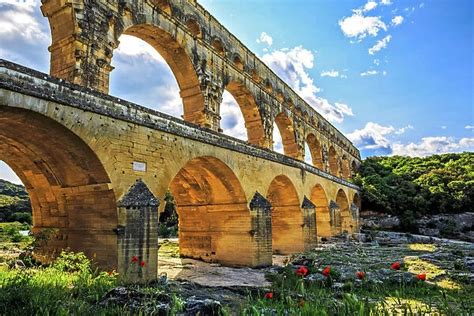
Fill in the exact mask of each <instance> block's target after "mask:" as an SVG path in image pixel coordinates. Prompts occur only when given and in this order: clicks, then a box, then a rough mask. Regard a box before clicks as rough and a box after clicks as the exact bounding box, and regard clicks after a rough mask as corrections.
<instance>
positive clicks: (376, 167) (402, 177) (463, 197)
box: [354, 152, 474, 223]
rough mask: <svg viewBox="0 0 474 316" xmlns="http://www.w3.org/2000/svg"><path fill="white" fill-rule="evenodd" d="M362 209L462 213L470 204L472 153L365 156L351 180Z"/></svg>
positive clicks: (410, 216) (415, 214)
mask: <svg viewBox="0 0 474 316" xmlns="http://www.w3.org/2000/svg"><path fill="white" fill-rule="evenodd" d="M354 181H355V183H356V184H357V185H359V186H361V187H362V210H363V211H374V212H380V213H385V214H390V215H396V216H399V217H400V218H401V219H402V222H406V223H410V222H413V220H414V219H415V218H419V217H421V216H423V215H434V214H439V213H449V214H453V213H462V212H469V211H472V206H473V205H474V204H473V203H474V153H468V152H465V153H461V154H443V155H433V156H429V157H423V158H419V157H402V156H393V157H369V158H367V159H365V160H364V161H363V163H362V165H361V168H360V172H359V174H358V175H357V176H356V177H355V179H354Z"/></svg>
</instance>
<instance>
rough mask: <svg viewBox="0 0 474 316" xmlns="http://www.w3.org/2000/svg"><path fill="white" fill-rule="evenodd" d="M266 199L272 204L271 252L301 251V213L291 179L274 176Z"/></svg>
mask: <svg viewBox="0 0 474 316" xmlns="http://www.w3.org/2000/svg"><path fill="white" fill-rule="evenodd" d="M267 200H268V201H269V202H270V203H271V205H272V244H273V252H274V253H280V254H290V253H294V252H298V251H303V250H304V241H303V230H302V224H303V215H302V212H301V208H300V202H299V199H298V193H297V192H296V188H295V186H294V185H293V183H292V182H291V180H290V179H289V178H288V177H287V176H285V175H279V176H277V177H275V178H274V179H273V181H272V182H271V184H270V186H269V188H268V191H267Z"/></svg>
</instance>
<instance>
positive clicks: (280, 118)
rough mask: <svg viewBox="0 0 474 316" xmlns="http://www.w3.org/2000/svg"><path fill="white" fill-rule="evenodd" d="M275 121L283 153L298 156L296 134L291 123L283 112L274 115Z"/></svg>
mask: <svg viewBox="0 0 474 316" xmlns="http://www.w3.org/2000/svg"><path fill="white" fill-rule="evenodd" d="M275 123H276V125H277V128H278V130H279V131H280V135H281V140H282V143H283V152H284V153H285V155H287V156H290V157H293V158H300V153H299V148H298V144H297V142H296V134H295V130H294V128H293V123H292V122H291V120H290V118H289V117H288V116H286V114H285V113H280V114H278V115H277V116H276V117H275Z"/></svg>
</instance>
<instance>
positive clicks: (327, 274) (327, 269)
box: [322, 266, 331, 277]
mask: <svg viewBox="0 0 474 316" xmlns="http://www.w3.org/2000/svg"><path fill="white" fill-rule="evenodd" d="M322 274H323V275H324V276H325V277H327V276H329V275H330V274H331V266H327V267H326V268H324V270H323V272H322Z"/></svg>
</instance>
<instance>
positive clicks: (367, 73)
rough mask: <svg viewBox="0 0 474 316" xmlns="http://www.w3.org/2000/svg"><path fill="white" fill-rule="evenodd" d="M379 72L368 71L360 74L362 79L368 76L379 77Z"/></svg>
mask: <svg viewBox="0 0 474 316" xmlns="http://www.w3.org/2000/svg"><path fill="white" fill-rule="evenodd" d="M378 73H379V72H378V71H377V70H367V71H364V72H361V73H360V76H361V77H366V76H375V75H377V74H378Z"/></svg>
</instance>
